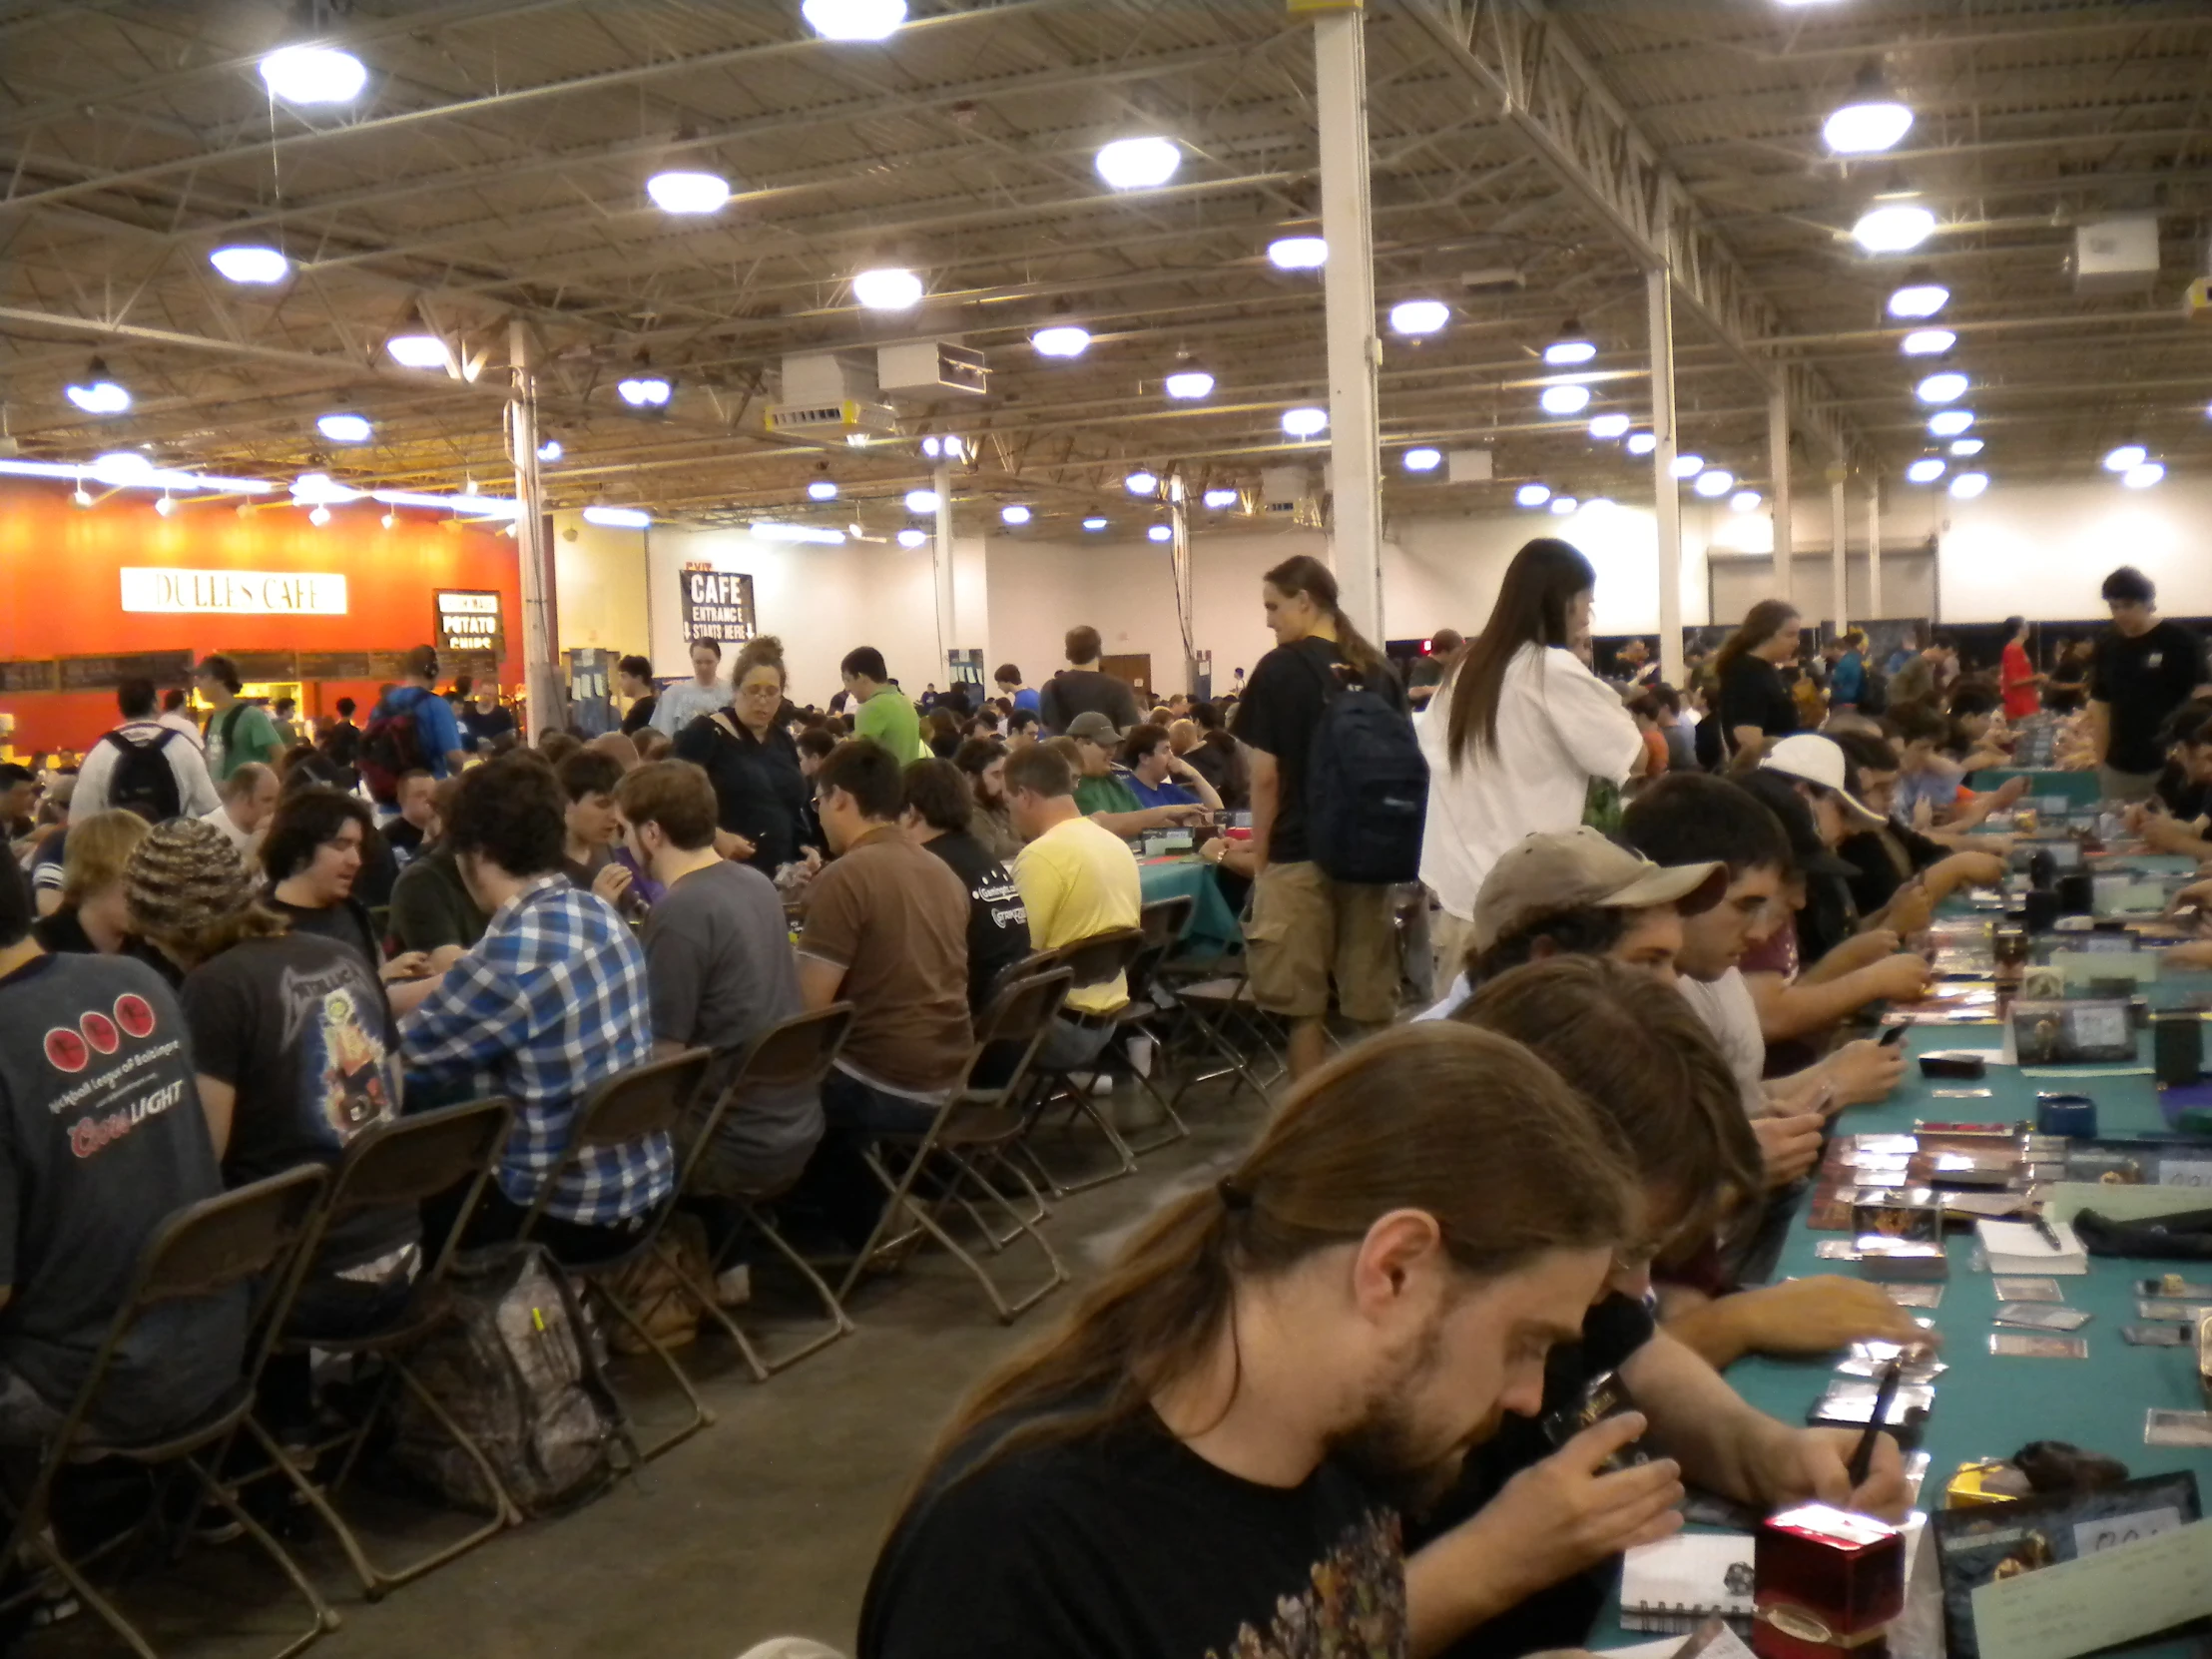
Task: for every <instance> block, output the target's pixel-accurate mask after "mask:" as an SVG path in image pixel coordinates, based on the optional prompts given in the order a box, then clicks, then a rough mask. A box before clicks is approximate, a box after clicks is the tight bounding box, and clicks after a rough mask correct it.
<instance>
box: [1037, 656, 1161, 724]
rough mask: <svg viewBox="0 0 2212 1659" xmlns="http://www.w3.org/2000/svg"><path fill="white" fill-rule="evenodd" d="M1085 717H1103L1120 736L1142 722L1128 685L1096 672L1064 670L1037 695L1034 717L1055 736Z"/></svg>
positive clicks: (1045, 684) (1047, 682) (1140, 713)
mask: <svg viewBox="0 0 2212 1659" xmlns="http://www.w3.org/2000/svg"><path fill="white" fill-rule="evenodd" d="M1087 714H1101V715H1104V716H1105V717H1106V718H1107V719H1108V720H1110V721H1112V722H1113V723H1114V726H1115V728H1116V730H1118V731H1123V732H1126V731H1128V730H1129V728H1130V727H1132V726H1134V725H1136V724H1137V723H1138V722H1139V721H1141V720H1143V719H1144V715H1143V713H1142V712H1141V711H1139V709H1138V708H1137V694H1136V693H1135V692H1134V691H1132V690H1131V689H1130V687H1129V683H1128V682H1127V681H1126V680H1117V679H1115V678H1114V677H1113V676H1112V675H1111V674H1103V673H1101V672H1100V671H1099V670H1097V669H1095V668H1063V669H1062V670H1060V672H1059V673H1057V674H1055V675H1054V676H1053V677H1052V678H1051V679H1049V680H1047V681H1046V682H1045V683H1044V686H1043V688H1042V689H1041V690H1040V691H1039V692H1038V693H1037V717H1038V718H1039V719H1040V720H1042V721H1043V722H1044V723H1045V725H1046V726H1047V727H1048V728H1049V729H1050V730H1052V731H1054V732H1065V731H1066V730H1067V729H1068V726H1069V724H1070V723H1071V722H1072V721H1073V720H1074V719H1075V717H1076V716H1077V715H1087Z"/></svg>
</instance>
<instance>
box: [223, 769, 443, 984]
mask: <svg viewBox="0 0 2212 1659" xmlns="http://www.w3.org/2000/svg"><path fill="white" fill-rule="evenodd" d="M377 850H378V848H377V837H376V830H375V821H374V820H373V819H372V818H371V817H370V815H369V811H368V808H367V807H366V806H364V805H363V804H362V802H361V799H360V797H358V796H354V795H345V794H342V793H340V792H339V791H337V790H333V789H326V788H319V787H318V788H313V789H306V790H301V791H299V792H298V793H297V794H295V795H290V796H286V797H285V798H284V799H283V800H282V801H281V802H280V803H278V805H277V812H276V815H275V816H274V817H273V818H271V820H270V821H269V838H268V839H267V840H266V841H265V842H264V843H263V845H262V865H263V868H264V870H265V871H266V872H267V873H268V876H269V892H268V894H267V897H268V901H269V904H270V907H271V908H272V909H274V910H275V911H276V912H277V914H278V915H280V916H282V917H283V918H284V919H285V920H286V921H288V922H290V923H291V926H292V930H293V931H294V932H299V933H319V934H321V935H322V936H323V937H324V938H328V939H334V940H336V941H337V942H338V943H339V944H343V945H350V946H351V947H352V948H353V949H354V950H356V951H358V952H359V953H360V956H361V960H362V961H364V962H366V963H367V964H368V966H369V968H370V970H371V971H372V972H380V973H382V975H383V977H385V978H413V977H414V976H415V971H416V968H417V966H419V964H410V965H409V966H408V967H406V968H404V969H401V970H397V971H392V970H390V965H389V964H387V963H386V962H385V961H384V947H383V941H382V940H381V939H379V938H378V937H377V936H376V924H375V922H374V921H373V920H372V919H371V918H370V916H369V913H368V906H367V905H366V904H364V903H362V902H361V900H360V899H359V897H357V896H356V895H355V893H354V891H353V885H354V883H355V882H356V881H357V880H358V879H359V878H360V874H361V871H362V869H363V868H364V867H365V866H366V864H367V862H368V860H369V859H370V858H371V857H373V856H374V855H375V853H376V851H377Z"/></svg>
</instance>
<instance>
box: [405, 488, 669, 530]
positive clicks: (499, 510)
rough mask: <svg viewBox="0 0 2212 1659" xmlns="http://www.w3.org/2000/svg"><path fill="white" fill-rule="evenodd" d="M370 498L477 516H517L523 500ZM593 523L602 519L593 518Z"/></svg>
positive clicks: (409, 494) (409, 493) (415, 495)
mask: <svg viewBox="0 0 2212 1659" xmlns="http://www.w3.org/2000/svg"><path fill="white" fill-rule="evenodd" d="M368 495H369V499H370V500H372V501H381V502H383V503H384V505H385V506H387V507H422V508H425V509H427V510H428V511H430V512H434V513H448V512H450V513H474V514H475V515H476V516H478V517H479V518H520V517H521V516H522V503H521V502H519V501H515V500H511V499H509V498H508V497H506V496H499V495H475V494H469V495H424V494H422V493H420V492H419V491H415V490H370V491H369V492H368ZM626 510H627V509H625V508H621V507H594V508H587V509H585V513H584V516H585V517H586V518H591V515H592V514H593V513H594V512H623V511H626ZM592 522H593V523H594V524H598V523H603V522H605V521H604V520H601V519H592Z"/></svg>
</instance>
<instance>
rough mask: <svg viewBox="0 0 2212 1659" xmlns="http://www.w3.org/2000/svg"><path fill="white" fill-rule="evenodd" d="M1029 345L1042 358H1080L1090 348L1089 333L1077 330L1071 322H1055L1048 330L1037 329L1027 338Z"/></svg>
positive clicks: (1087, 330)
mask: <svg viewBox="0 0 2212 1659" xmlns="http://www.w3.org/2000/svg"><path fill="white" fill-rule="evenodd" d="M1029 343H1030V344H1031V345H1033V346H1035V347H1036V349H1037V354H1038V355H1039V356H1043V357H1080V356H1081V355H1082V354H1083V353H1084V352H1086V351H1088V350H1089V349H1090V348H1091V331H1090V330H1089V329H1088V328H1078V327H1076V326H1075V324H1074V323H1072V322H1057V323H1054V324H1053V325H1052V326H1051V327H1049V328H1039V329H1038V330H1037V331H1036V332H1035V333H1033V334H1031V335H1030V336H1029Z"/></svg>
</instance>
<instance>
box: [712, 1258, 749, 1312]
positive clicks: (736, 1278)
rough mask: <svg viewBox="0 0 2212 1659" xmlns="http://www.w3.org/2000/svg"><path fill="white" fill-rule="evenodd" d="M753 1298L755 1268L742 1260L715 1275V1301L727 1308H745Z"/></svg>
mask: <svg viewBox="0 0 2212 1659" xmlns="http://www.w3.org/2000/svg"><path fill="white" fill-rule="evenodd" d="M752 1300H753V1268H752V1265H751V1264H750V1263H746V1262H740V1263H739V1264H738V1265H737V1266H736V1267H734V1268H724V1269H723V1270H722V1271H721V1272H720V1273H718V1274H716V1275H715V1301H717V1302H718V1303H720V1304H721V1305H722V1306H723V1307H725V1308H743V1307H744V1306H745V1305H746V1304H747V1303H749V1302H751V1301H752Z"/></svg>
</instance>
